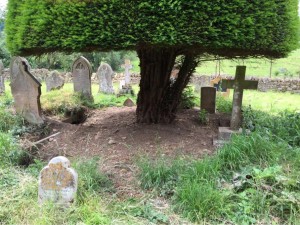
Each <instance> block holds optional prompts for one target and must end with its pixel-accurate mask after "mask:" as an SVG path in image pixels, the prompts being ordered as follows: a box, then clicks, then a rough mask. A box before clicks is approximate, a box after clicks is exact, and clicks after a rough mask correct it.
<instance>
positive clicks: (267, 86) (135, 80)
mask: <svg viewBox="0 0 300 225" xmlns="http://www.w3.org/2000/svg"><path fill="white" fill-rule="evenodd" d="M50 72H51V71H49V70H47V69H32V70H31V73H32V74H33V75H34V76H35V77H36V78H37V79H38V80H39V81H45V79H46V77H47V76H49V74H50ZM9 74H10V73H9V69H5V70H4V77H5V79H6V80H9ZM61 76H63V77H64V78H65V82H72V73H70V72H64V73H61ZM224 76H226V75H224ZM226 77H230V76H226ZM213 78H214V77H213V76H206V75H199V74H194V76H193V77H192V79H191V83H192V84H194V85H195V90H196V91H198V92H200V89H201V87H203V86H209V83H210V80H211V79H213ZM124 79H125V76H124V74H123V73H117V74H116V75H115V77H114V79H113V82H120V81H121V80H124ZM246 79H247V80H258V81H259V82H258V90H259V91H262V92H266V91H278V92H291V93H297V94H300V78H299V79H280V78H275V79H270V78H255V77H247V78H246ZM140 80H141V77H140V74H138V73H132V74H131V83H132V84H139V83H140ZM92 82H93V83H98V78H97V76H96V73H93V75H92Z"/></svg>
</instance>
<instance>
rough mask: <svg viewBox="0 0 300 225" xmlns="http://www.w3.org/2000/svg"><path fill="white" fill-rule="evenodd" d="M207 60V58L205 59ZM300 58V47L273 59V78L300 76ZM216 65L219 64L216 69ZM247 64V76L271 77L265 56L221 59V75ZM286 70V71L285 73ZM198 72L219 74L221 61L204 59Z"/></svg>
mask: <svg viewBox="0 0 300 225" xmlns="http://www.w3.org/2000/svg"><path fill="white" fill-rule="evenodd" d="M205 60H206V59H205ZM299 60H300V49H298V50H296V51H293V52H292V53H290V55H289V57H287V58H282V59H276V60H273V66H272V72H271V77H272V78H277V77H279V78H284V77H286V78H299V77H300V74H299V71H300V66H299V64H298V63H297V62H298V61H299ZM132 64H133V65H134V67H133V70H132V71H133V72H135V73H139V72H140V69H139V66H138V65H139V59H138V58H136V60H133V61H132ZM216 65H217V66H218V68H217V70H216ZM238 65H245V66H247V72H246V75H247V76H249V77H250V76H255V77H270V66H271V63H270V60H268V59H264V58H253V59H245V60H237V59H235V60H221V61H220V74H221V75H230V76H234V75H235V70H236V66H238ZM284 70H286V72H285V73H284ZM196 73H198V74H201V75H208V76H210V75H215V74H219V62H218V61H214V60H211V61H203V62H202V63H201V64H200V65H199V66H198V67H197V68H196Z"/></svg>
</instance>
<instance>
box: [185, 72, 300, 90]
mask: <svg viewBox="0 0 300 225" xmlns="http://www.w3.org/2000/svg"><path fill="white" fill-rule="evenodd" d="M227 77H228V76H227ZM211 79H213V77H212V76H205V75H194V76H193V78H192V79H191V83H192V84H194V85H195V89H196V91H199V90H200V88H201V87H204V86H209V83H210V80H211ZM246 79H247V80H258V91H262V92H266V91H277V92H291V93H297V94H300V79H279V78H277V79H270V78H256V77H246Z"/></svg>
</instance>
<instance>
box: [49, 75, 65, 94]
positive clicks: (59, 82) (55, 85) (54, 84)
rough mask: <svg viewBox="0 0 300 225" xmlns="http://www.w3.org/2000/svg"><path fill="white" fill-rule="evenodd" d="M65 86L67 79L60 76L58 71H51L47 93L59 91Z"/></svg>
mask: <svg viewBox="0 0 300 225" xmlns="http://www.w3.org/2000/svg"><path fill="white" fill-rule="evenodd" d="M64 84H65V79H64V78H63V77H62V76H61V75H60V74H59V72H58V71H56V70H54V71H51V73H50V75H49V76H48V77H47V78H46V87H47V88H46V90H47V92H49V91H52V90H59V89H61V88H62V87H63V86H64Z"/></svg>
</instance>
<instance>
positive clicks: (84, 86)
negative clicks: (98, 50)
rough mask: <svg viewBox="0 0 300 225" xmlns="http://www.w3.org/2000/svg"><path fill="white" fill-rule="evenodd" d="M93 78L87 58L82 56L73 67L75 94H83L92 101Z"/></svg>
mask: <svg viewBox="0 0 300 225" xmlns="http://www.w3.org/2000/svg"><path fill="white" fill-rule="evenodd" d="M91 76H92V66H91V64H90V63H89V61H88V60H87V59H86V58H84V57H83V56H80V57H79V58H78V59H77V60H75V61H74V63H73V66H72V77H73V83H74V92H77V93H81V94H82V95H83V96H85V97H87V98H90V99H92V82H91Z"/></svg>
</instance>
